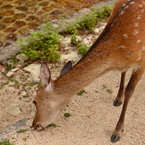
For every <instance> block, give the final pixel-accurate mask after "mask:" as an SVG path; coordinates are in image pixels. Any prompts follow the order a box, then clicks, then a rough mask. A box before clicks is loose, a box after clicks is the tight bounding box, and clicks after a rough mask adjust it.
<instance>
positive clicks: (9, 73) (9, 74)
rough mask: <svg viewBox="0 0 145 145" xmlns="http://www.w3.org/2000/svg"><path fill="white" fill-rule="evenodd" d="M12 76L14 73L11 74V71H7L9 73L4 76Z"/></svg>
mask: <svg viewBox="0 0 145 145" xmlns="http://www.w3.org/2000/svg"><path fill="white" fill-rule="evenodd" d="M13 75H14V72H13V71H9V72H8V73H7V74H6V76H7V77H11V76H13Z"/></svg>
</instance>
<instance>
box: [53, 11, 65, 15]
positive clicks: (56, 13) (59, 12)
mask: <svg viewBox="0 0 145 145" xmlns="http://www.w3.org/2000/svg"><path fill="white" fill-rule="evenodd" d="M62 13H63V12H61V11H59V10H54V11H53V12H52V13H51V15H59V14H62Z"/></svg>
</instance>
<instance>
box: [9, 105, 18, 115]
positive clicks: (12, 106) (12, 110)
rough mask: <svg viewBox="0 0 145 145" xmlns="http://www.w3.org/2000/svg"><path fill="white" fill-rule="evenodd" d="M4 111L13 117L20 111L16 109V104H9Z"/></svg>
mask: <svg viewBox="0 0 145 145" xmlns="http://www.w3.org/2000/svg"><path fill="white" fill-rule="evenodd" d="M6 111H7V112H8V113H10V114H12V115H14V116H17V115H18V114H20V109H19V108H18V107H17V105H16V104H11V105H10V106H8V107H7V108H6Z"/></svg>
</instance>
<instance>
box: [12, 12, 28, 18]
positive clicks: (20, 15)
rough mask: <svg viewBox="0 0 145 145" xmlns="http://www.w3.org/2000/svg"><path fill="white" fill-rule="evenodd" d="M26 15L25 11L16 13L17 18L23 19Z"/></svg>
mask: <svg viewBox="0 0 145 145" xmlns="http://www.w3.org/2000/svg"><path fill="white" fill-rule="evenodd" d="M25 16H26V14H25V13H17V14H14V18H15V19H22V18H24V17H25Z"/></svg>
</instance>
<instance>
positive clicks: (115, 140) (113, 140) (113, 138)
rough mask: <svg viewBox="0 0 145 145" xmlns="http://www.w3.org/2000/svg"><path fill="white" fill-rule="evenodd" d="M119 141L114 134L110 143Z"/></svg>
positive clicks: (118, 137)
mask: <svg viewBox="0 0 145 145" xmlns="http://www.w3.org/2000/svg"><path fill="white" fill-rule="evenodd" d="M119 139H120V136H117V135H115V134H113V135H112V136H111V142H112V143H115V142H117V141H118V140H119Z"/></svg>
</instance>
